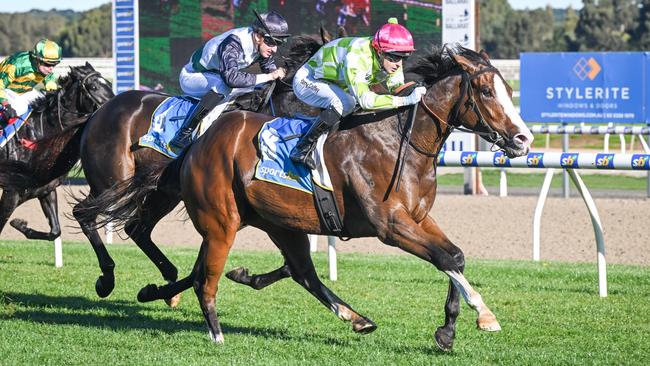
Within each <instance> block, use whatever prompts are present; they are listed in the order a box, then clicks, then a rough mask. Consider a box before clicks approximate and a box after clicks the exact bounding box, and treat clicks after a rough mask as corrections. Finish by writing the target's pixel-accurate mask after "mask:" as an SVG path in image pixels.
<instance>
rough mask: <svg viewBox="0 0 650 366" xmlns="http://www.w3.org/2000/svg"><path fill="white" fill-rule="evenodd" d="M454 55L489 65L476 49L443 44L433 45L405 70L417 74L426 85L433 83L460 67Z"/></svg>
mask: <svg viewBox="0 0 650 366" xmlns="http://www.w3.org/2000/svg"><path fill="white" fill-rule="evenodd" d="M454 55H459V56H463V57H465V58H467V59H468V60H470V61H473V62H476V63H477V64H480V65H485V66H490V62H489V61H487V60H486V59H484V58H483V57H482V56H481V55H480V54H479V53H478V52H476V51H473V50H470V49H469V48H465V47H462V46H454V47H450V46H447V45H445V46H433V47H432V49H431V51H430V52H429V53H428V54H426V55H424V56H422V57H420V58H419V59H418V60H417V61H416V63H415V65H413V66H412V67H410V68H409V69H408V70H407V72H412V73H415V74H417V75H419V76H420V77H421V78H422V81H423V82H424V84H426V85H427V86H430V85H433V84H435V83H436V82H437V81H439V80H440V79H442V78H444V77H446V76H448V75H449V74H450V73H452V72H454V71H456V70H458V69H459V68H460V65H459V64H458V63H457V62H456V60H454V58H453V56H454Z"/></svg>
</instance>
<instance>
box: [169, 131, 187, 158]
mask: <svg viewBox="0 0 650 366" xmlns="http://www.w3.org/2000/svg"><path fill="white" fill-rule="evenodd" d="M191 142H192V130H191V129H189V128H186V127H184V128H181V129H180V130H179V131H178V133H176V136H174V138H173V139H172V140H171V141H170V142H169V147H170V148H171V149H172V150H173V151H175V152H176V151H181V150H183V149H185V148H186V147H187V145H189V144H190V143H191Z"/></svg>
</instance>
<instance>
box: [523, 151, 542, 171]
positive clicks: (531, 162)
mask: <svg viewBox="0 0 650 366" xmlns="http://www.w3.org/2000/svg"><path fill="white" fill-rule="evenodd" d="M526 162H527V163H528V166H529V167H531V168H535V167H537V168H543V167H544V154H540V153H532V154H528V158H527V159H526Z"/></svg>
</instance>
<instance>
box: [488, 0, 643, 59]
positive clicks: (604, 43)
mask: <svg viewBox="0 0 650 366" xmlns="http://www.w3.org/2000/svg"><path fill="white" fill-rule="evenodd" d="M649 28H650V0H583V7H582V9H580V10H575V9H572V8H567V9H553V8H551V7H546V8H545V9H534V10H514V9H512V7H511V6H510V5H509V4H508V1H507V0H482V1H481V5H480V40H481V47H483V48H485V50H486V51H487V52H488V53H489V54H490V57H492V58H519V53H520V52H534V51H551V52H552V51H645V50H648V49H649V48H650V33H649V32H648V31H649V30H650V29H649Z"/></svg>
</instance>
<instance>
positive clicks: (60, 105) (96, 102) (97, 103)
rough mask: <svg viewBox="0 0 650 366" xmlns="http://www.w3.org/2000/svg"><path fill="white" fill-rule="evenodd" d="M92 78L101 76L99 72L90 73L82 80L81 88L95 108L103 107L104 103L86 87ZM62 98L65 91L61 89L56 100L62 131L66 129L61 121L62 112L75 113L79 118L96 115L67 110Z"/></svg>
mask: <svg viewBox="0 0 650 366" xmlns="http://www.w3.org/2000/svg"><path fill="white" fill-rule="evenodd" d="M92 76H101V74H100V73H99V72H97V71H93V72H91V73H89V74H88V75H86V76H84V78H83V79H81V81H80V84H81V88H82V89H83V91H84V95H85V96H86V97H87V98H88V99H90V101H91V102H93V107H97V108H99V107H101V106H102V103H101V102H100V101H99V100H98V99H97V97H95V96H94V95H93V94H92V93H91V92H90V90H88V86H86V82H87V81H88V79H90V78H91V77H92ZM62 96H63V89H59V90H58V91H57V94H56V100H57V115H58V118H59V127H60V128H61V130H63V129H64V127H63V122H62V119H61V111H62V110H63V111H65V112H70V113H74V114H76V115H77V116H79V117H86V116H89V115H91V114H93V113H94V111H93V112H79V111H75V110H71V109H69V108H66V106H65V105H64V104H63V103H61V97H62ZM97 108H95V109H97Z"/></svg>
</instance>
